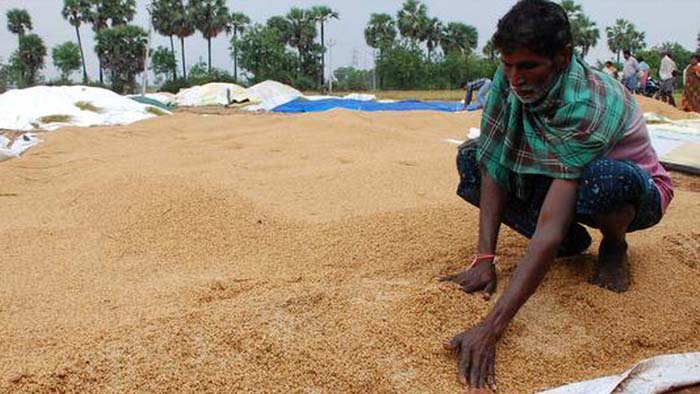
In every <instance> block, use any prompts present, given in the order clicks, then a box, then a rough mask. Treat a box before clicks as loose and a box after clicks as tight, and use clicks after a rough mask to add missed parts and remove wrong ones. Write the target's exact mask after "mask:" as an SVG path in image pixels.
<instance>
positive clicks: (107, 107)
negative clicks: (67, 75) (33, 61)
mask: <svg viewBox="0 0 700 394" xmlns="http://www.w3.org/2000/svg"><path fill="white" fill-rule="evenodd" d="M154 108H155V107H153V106H150V105H145V104H141V103H137V102H136V101H134V100H132V99H130V98H128V97H124V96H120V95H118V94H116V93H114V92H112V91H111V90H107V89H101V88H93V87H87V86H35V87H31V88H27V89H15V90H10V91H8V92H6V93H4V94H2V95H0V129H7V130H23V131H28V130H35V129H44V130H55V129H57V128H59V127H63V126H80V127H89V126H114V125H126V124H130V123H133V122H137V121H140V120H144V119H148V118H152V117H155V116H157V115H156V114H154V113H151V112H149V109H151V111H152V110H153V109H154ZM162 112H164V111H160V113H162Z"/></svg>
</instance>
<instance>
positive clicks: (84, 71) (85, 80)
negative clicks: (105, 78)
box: [75, 26, 88, 84]
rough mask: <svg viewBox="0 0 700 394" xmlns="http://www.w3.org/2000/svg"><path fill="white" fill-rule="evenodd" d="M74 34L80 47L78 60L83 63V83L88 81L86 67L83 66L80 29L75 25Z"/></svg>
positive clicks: (83, 56) (83, 57)
mask: <svg viewBox="0 0 700 394" xmlns="http://www.w3.org/2000/svg"><path fill="white" fill-rule="evenodd" d="M75 34H76V35H77V36H78V47H79V48H80V61H81V62H82V63H83V84H86V83H87V81H88V77H87V69H86V68H85V54H84V53H83V42H82V41H81V40H80V29H79V28H78V26H75Z"/></svg>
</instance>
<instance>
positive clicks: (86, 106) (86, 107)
mask: <svg viewBox="0 0 700 394" xmlns="http://www.w3.org/2000/svg"><path fill="white" fill-rule="evenodd" d="M74 105H75V106H76V107H78V108H80V109H81V110H83V111H90V112H96V113H98V114H99V113H101V112H102V109H101V108H98V107H95V106H94V105H92V103H90V102H88V101H78V102H76V103H75V104H74Z"/></svg>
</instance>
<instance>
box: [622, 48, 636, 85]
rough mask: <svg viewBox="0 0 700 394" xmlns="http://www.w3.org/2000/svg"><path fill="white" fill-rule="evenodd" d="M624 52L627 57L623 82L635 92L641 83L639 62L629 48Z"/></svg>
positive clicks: (623, 71)
mask: <svg viewBox="0 0 700 394" xmlns="http://www.w3.org/2000/svg"><path fill="white" fill-rule="evenodd" d="M622 54H623V56H624V58H625V66H624V67H623V68H622V84H623V85H625V87H626V88H627V90H629V91H630V92H632V93H634V92H635V91H636V90H637V85H638V84H639V80H638V79H637V73H638V72H639V62H638V61H637V59H636V58H635V57H634V56H632V53H631V52H630V51H629V50H628V49H625V51H624V52H622Z"/></svg>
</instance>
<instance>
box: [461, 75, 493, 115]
mask: <svg viewBox="0 0 700 394" xmlns="http://www.w3.org/2000/svg"><path fill="white" fill-rule="evenodd" d="M461 88H462V89H463V90H464V91H465V95H464V109H467V110H470V111H474V110H477V109H480V108H483V107H484V105H486V98H487V96H488V93H489V89H490V88H491V80H490V79H488V78H479V79H477V80H474V81H471V82H469V83H467V82H464V83H462V86H461ZM475 91H476V103H475V104H472V96H473V94H474V92H475Z"/></svg>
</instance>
